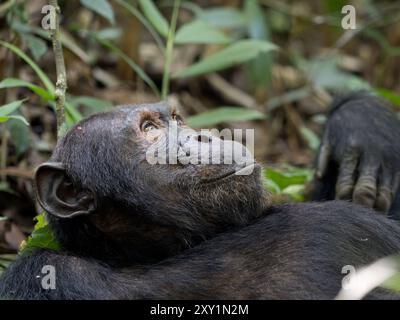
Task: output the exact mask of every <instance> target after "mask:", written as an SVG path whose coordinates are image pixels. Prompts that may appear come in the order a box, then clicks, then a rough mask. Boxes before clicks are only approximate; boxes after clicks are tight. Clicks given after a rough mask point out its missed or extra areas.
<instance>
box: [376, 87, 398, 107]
mask: <svg viewBox="0 0 400 320" xmlns="http://www.w3.org/2000/svg"><path fill="white" fill-rule="evenodd" d="M375 91H376V93H378V94H379V95H380V96H381V97H383V98H385V99H387V100H389V101H390V102H391V103H393V104H394V105H396V106H398V107H400V95H398V94H397V93H395V92H393V91H391V90H387V89H383V88H379V89H376V90H375Z"/></svg>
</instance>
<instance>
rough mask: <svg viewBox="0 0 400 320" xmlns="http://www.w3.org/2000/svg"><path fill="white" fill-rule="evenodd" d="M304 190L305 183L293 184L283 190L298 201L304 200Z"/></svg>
mask: <svg viewBox="0 0 400 320" xmlns="http://www.w3.org/2000/svg"><path fill="white" fill-rule="evenodd" d="M304 192H305V185H304V184H292V185H290V186H288V187H286V188H285V189H283V190H282V193H283V194H287V195H289V196H290V197H291V198H292V199H293V200H294V201H298V202H301V201H304Z"/></svg>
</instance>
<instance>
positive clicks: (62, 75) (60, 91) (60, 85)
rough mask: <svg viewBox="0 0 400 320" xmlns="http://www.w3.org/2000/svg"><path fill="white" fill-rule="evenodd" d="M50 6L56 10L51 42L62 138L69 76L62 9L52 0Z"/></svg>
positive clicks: (58, 136) (55, 93) (58, 134)
mask: <svg viewBox="0 0 400 320" xmlns="http://www.w3.org/2000/svg"><path fill="white" fill-rule="evenodd" d="M50 5H52V6H53V7H54V8H55V15H56V16H55V21H56V25H55V29H52V32H51V40H52V42H53V52H54V58H55V62H56V72H57V82H56V89H55V92H54V95H55V98H56V114H57V138H60V137H62V136H63V135H64V133H65V126H66V125H65V114H64V104H65V92H66V90H67V75H66V71H65V63H64V54H63V50H62V45H61V34H60V13H61V10H60V7H59V6H58V3H57V0H50Z"/></svg>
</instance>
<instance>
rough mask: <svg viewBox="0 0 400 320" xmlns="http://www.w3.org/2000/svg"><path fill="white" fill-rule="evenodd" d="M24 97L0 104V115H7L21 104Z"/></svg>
mask: <svg viewBox="0 0 400 320" xmlns="http://www.w3.org/2000/svg"><path fill="white" fill-rule="evenodd" d="M25 100H26V99H23V100H17V101H13V102H10V103H7V104H5V105H3V106H0V117H5V116H8V115H9V114H11V113H13V112H14V111H16V110H17V109H18V108H19V107H21V106H22V104H23V103H24V101H25Z"/></svg>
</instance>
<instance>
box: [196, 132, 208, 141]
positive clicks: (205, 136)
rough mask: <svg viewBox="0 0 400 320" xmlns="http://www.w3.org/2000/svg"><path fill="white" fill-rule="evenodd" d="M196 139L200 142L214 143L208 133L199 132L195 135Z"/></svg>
mask: <svg viewBox="0 0 400 320" xmlns="http://www.w3.org/2000/svg"><path fill="white" fill-rule="evenodd" d="M194 139H196V140H197V141H198V142H202V143H210V142H211V141H212V136H211V135H210V134H208V133H204V132H198V133H196V134H195V137H194Z"/></svg>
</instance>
